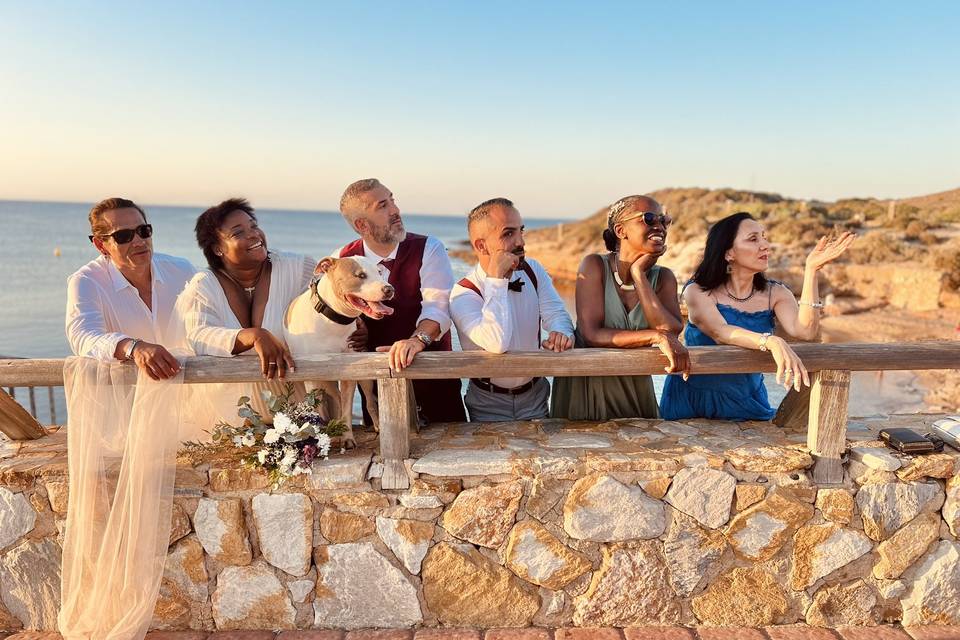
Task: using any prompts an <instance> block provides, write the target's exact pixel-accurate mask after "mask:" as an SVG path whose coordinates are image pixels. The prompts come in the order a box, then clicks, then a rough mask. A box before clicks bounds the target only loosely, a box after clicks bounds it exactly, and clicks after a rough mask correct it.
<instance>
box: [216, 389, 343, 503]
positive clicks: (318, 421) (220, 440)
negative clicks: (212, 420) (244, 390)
mask: <svg viewBox="0 0 960 640" xmlns="http://www.w3.org/2000/svg"><path fill="white" fill-rule="evenodd" d="M322 393H323V392H322V391H320V390H319V389H315V390H313V391H311V392H310V393H308V394H307V395H306V397H305V398H304V399H303V400H301V401H300V402H294V401H293V400H292V397H293V385H290V384H288V385H287V386H286V389H285V391H284V392H283V393H281V394H279V395H275V394H273V393H271V392H270V391H266V390H265V391H263V392H262V394H263V400H264V403H265V404H266V406H267V408H268V409H269V411H270V414H271V416H272V418H273V420H272V422H273V424H272V425H271V424H267V423H266V422H265V421H264V419H263V416H261V415H260V414H259V413H258V412H257V410H256V409H254V408H253V407H252V406H250V398H248V397H247V396H243V397H241V398H240V399H239V400H238V401H237V406H238V407H239V409H238V410H237V415H238V416H240V417H241V418H243V424H242V425H240V426H239V427H235V426H233V425H230V424H227V423H226V422H219V423H217V425H216V426H215V427H214V429H213V431H212V432H211V435H212V437H213V442H214V445H215V446H216V445H222V444H227V443H230V442H232V443H233V445H234V446H236V447H238V448H246V449H249V450H250V452H249V453H248V454H246V455H245V456H244V457H243V458H241V461H242V462H243V464H244V465H246V466H248V467H252V468H256V469H263V470H264V471H266V472H267V473H268V474H269V475H270V482H271V483H272V485H273V488H274V489H276V488H277V487H279V486H280V485H281V484H283V483H284V482H286V480H287V479H288V478H291V477H293V476H298V475H301V474H304V473H307V474H308V473H311V469H310V465H311V463H312V462H313V461H314V460H316V459H317V458H320V459H323V460H326V459H327V457H328V456H329V454H330V440H331V438H334V437H336V436H339V435H341V434H342V433H343V432H344V431H345V430H346V425H344V423H343V421H342V420H327V419H326V418H324V417H322V416H321V415H320V411H319V408H320V404H321V402H322Z"/></svg>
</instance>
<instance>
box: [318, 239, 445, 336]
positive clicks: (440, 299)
mask: <svg viewBox="0 0 960 640" xmlns="http://www.w3.org/2000/svg"><path fill="white" fill-rule="evenodd" d="M399 248H400V245H399V244H398V245H397V246H396V247H394V248H393V251H391V252H390V255H387V256H381V255H379V254H378V253H377V252H376V251H374V250H373V249H371V248H370V245H368V244H367V243H366V241H364V243H363V255H365V256H366V257H368V258H370V259H372V260H373V261H374V262H380V261H381V260H395V259H396V257H397V249H399ZM341 251H343V247H340V248H339V249H337V250H336V251H334V252H333V253H332V254H331V257H333V258H338V257H340V252H341ZM380 268H381V269H383V275H384V278H385V279H389V278H390V270H389V269H388V268H387V267H386V266H385V265H380ZM452 288H453V267H451V266H450V256H448V255H447V248H446V247H444V246H443V243H442V242H440V241H439V240H437V239H436V238H434V237H433V236H427V241H426V243H425V244H424V247H423V259H422V260H421V262H420V295H421V297H422V298H423V301H422V302H421V309H420V317H419V318H417V324H418V325H419V324H420V322H421V321H423V320H433V321H434V322H436V323H437V324H439V325H440V335H441V336H442V335H443V334H445V333H446V332H447V331H449V330H450V289H452Z"/></svg>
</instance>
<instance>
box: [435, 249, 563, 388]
mask: <svg viewBox="0 0 960 640" xmlns="http://www.w3.org/2000/svg"><path fill="white" fill-rule="evenodd" d="M526 261H527V263H529V264H530V267H531V268H532V269H533V272H534V273H535V274H536V276H537V288H536V289H535V288H534V286H533V282H531V281H530V278H529V276H528V275H527V274H526V273H524V272H523V271H522V270H519V269H518V270H517V271H515V272H514V273H513V274H512V275H511V276H510V278H509V280H516V279H517V278H520V279H521V280H523V282H524V284H523V288H522V289H521V290H520V291H510V290H509V289H508V287H507V284H508V279H507V278H491V277H489V276H487V274H486V273H485V272H484V270H483V268H482V267H481V266H480V265H479V264H478V265H477V266H476V267H475V268H474V270H473V271H471V272H470V273H469V274H468V275H467V279H468V280H470V281H471V282H473V284H475V285H476V286H477V288H478V289H479V290H480V291H481V292H482V293H483V297H482V298H481V297H480V296H478V295H477V293H476V292H475V291H473V290H471V289H468V288H466V287H463V286H461V285H460V284H456V285H454V287H453V291H452V292H451V294H450V315H451V316H452V317H453V322H454V324H455V325H456V327H457V334H458V335H459V336H460V347H461V348H462V349H463V350H464V351H476V350H480V349H482V350H484V351H489V352H491V353H506V352H507V351H536V350H538V349H539V348H540V340H541V337H540V328H542V329H543V331H545V332H546V333H548V334H549V333H550V332H551V331H558V332H560V333H562V334H564V335H567V336H572V335H573V322H572V321H571V320H570V315H569V314H568V313H567V309H566V307H565V306H564V304H563V300H561V299H560V295H559V294H558V293H557V290H556V289H555V288H554V286H553V281H552V280H551V279H550V275H549V274H548V273H547V271H546V269H544V268H543V267H542V266H541V265H540V263H539V262H537V261H536V260H531V259H529V258H527V259H526ZM538 319H539V320H540V326H539V327H538V326H537V320H538ZM534 328H536V329H534ZM529 380H530V378H529V377H526V378H491V379H490V382H492V383H493V384H495V385H497V386H500V387H506V388H508V389H510V388H513V387H518V386H520V385H522V384H525V383H526V382H528V381H529Z"/></svg>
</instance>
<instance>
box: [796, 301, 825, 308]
mask: <svg viewBox="0 0 960 640" xmlns="http://www.w3.org/2000/svg"><path fill="white" fill-rule="evenodd" d="M800 304H805V305H807V306H808V307H813V308H814V309H823V303H822V302H803V301H802V300H801V301H800Z"/></svg>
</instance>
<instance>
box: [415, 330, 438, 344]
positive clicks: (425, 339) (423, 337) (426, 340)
mask: <svg viewBox="0 0 960 640" xmlns="http://www.w3.org/2000/svg"><path fill="white" fill-rule="evenodd" d="M413 337H414V338H416V339H417V340H419V341H420V342H422V343H423V346H425V347H429V346H430V345H432V344H433V338H431V337H430V334H429V333H425V332H423V331H417V332H416V333H415V334H413Z"/></svg>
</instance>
